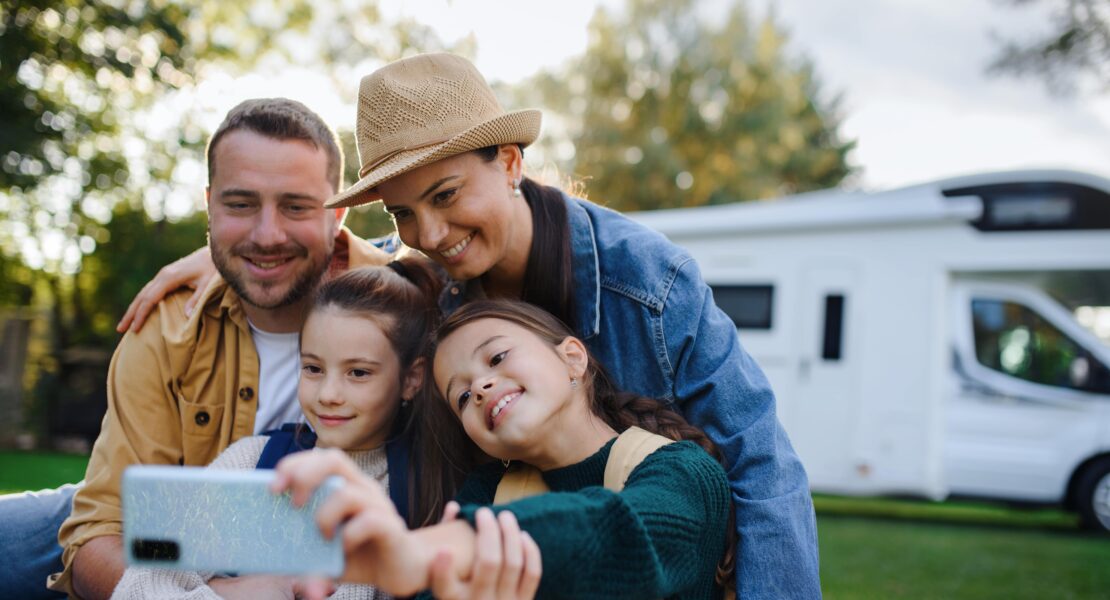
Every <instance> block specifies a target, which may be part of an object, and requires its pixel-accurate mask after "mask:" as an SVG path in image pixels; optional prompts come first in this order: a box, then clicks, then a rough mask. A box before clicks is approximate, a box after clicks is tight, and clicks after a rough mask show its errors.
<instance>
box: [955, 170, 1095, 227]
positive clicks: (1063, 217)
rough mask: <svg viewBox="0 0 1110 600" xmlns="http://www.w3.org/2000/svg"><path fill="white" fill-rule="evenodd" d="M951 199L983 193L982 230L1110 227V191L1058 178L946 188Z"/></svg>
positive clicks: (980, 224)
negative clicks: (1056, 180)
mask: <svg viewBox="0 0 1110 600" xmlns="http://www.w3.org/2000/svg"><path fill="white" fill-rule="evenodd" d="M944 195H945V196H946V197H949V198H953V197H958V196H979V197H980V198H982V199H983V214H982V216H981V217H980V218H979V219H977V220H975V221H973V222H972V223H971V224H972V225H973V226H974V227H975V228H976V229H979V230H980V231H987V232H991V231H1037V230H1059V229H1110V193H1108V192H1107V191H1106V190H1100V189H1096V188H1092V187H1088V186H1085V185H1078V184H1075V183H1064V182H1055V181H1040V182H1024V183H1004V184H994V185H981V186H972V187H965V188H958V189H950V190H944Z"/></svg>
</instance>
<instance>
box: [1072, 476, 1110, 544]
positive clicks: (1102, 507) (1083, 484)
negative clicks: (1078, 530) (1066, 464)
mask: <svg viewBox="0 0 1110 600" xmlns="http://www.w3.org/2000/svg"><path fill="white" fill-rule="evenodd" d="M1075 500H1076V505H1077V506H1078V508H1079V524H1080V526H1081V527H1083V528H1084V529H1091V530H1094V531H1102V532H1105V533H1110V457H1106V458H1100V459H1098V460H1096V461H1095V462H1093V463H1091V464H1090V465H1088V466H1087V468H1086V469H1084V470H1083V473H1082V474H1081V475H1080V476H1079V481H1078V484H1077V485H1076V487H1075Z"/></svg>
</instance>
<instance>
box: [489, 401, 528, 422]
mask: <svg viewBox="0 0 1110 600" xmlns="http://www.w3.org/2000/svg"><path fill="white" fill-rule="evenodd" d="M522 393H523V392H513V393H511V394H505V395H504V396H502V397H501V399H500V400H498V401H497V404H494V405H493V408H492V409H490V411H489V428H490V429H493V428H494V427H495V426H496V425H497V415H500V414H501V413H502V411H504V410H505V408H506V407H508V406H509V405H510V404H512V403H513V402H515V401H516V399H517V398H519V397H520V395H521V394H522Z"/></svg>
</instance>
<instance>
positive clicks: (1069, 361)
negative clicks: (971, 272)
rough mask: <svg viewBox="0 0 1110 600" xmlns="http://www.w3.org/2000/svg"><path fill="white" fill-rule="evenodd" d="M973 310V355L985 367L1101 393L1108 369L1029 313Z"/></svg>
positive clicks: (1017, 308) (1011, 307)
mask: <svg viewBox="0 0 1110 600" xmlns="http://www.w3.org/2000/svg"><path fill="white" fill-rule="evenodd" d="M971 311H972V322H973V327H974V333H975V355H976V358H977V359H978V361H979V363H980V364H982V365H983V366H985V367H987V368H989V369H993V370H995V371H999V372H1001V373H1005V374H1007V375H1011V376H1013V377H1017V378H1019V379H1024V380H1026V381H1031V382H1033V383H1040V384H1044V385H1052V386H1056V387H1063V388H1071V389H1079V390H1085V391H1105V389H1106V387H1107V370H1106V368H1105V367H1104V366H1103V365H1102V364H1100V363H1099V362H1098V361H1097V360H1095V359H1094V357H1093V356H1091V355H1090V353H1088V352H1087V351H1086V350H1084V349H1083V348H1082V347H1081V346H1079V344H1077V343H1076V342H1074V341H1072V339H1071V338H1069V337H1068V336H1066V335H1065V334H1064V333H1063V332H1061V331H1060V330H1059V329H1057V328H1056V327H1055V326H1053V325H1052V324H1050V323H1049V322H1048V321H1046V320H1045V319H1044V318H1043V317H1041V316H1040V315H1038V314H1037V313H1035V312H1033V311H1032V310H1030V309H1029V308H1027V307H1025V306H1022V305H1020V304H1017V303H1015V302H1005V301H1001V300H972V302H971Z"/></svg>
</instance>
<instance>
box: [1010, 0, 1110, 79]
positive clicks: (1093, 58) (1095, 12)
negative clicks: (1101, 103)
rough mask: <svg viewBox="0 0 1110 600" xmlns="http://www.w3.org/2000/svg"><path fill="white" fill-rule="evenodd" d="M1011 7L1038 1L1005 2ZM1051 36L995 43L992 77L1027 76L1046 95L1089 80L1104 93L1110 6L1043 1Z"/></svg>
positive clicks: (1093, 0)
mask: <svg viewBox="0 0 1110 600" xmlns="http://www.w3.org/2000/svg"><path fill="white" fill-rule="evenodd" d="M1008 2H1009V3H1010V4H1011V5H1013V6H1016V7H1021V6H1029V5H1034V4H1039V3H1041V0H1008ZM1047 4H1048V5H1050V6H1051V17H1050V22H1051V23H1052V28H1051V30H1050V31H1049V32H1048V33H1047V34H1045V35H1042V36H1040V37H1037V38H1034V39H1030V40H1022V41H1015V40H1013V39H1008V40H1000V42H999V43H1000V45H1001V48H1000V50H999V52H998V55H997V56H996V57H995V58H994V60H993V61H992V62H991V64H990V66H989V71H991V72H993V73H1001V74H1010V75H1017V76H1028V75H1032V76H1035V77H1040V78H1042V79H1044V81H1045V84H1046V85H1047V86H1048V88H1049V89H1050V90H1052V91H1055V92H1058V93H1067V92H1070V91H1073V90H1074V89H1075V85H1076V83H1077V79H1078V78H1082V77H1090V78H1092V79H1093V80H1094V83H1095V84H1096V85H1097V86H1099V87H1101V88H1102V89H1106V88H1110V0H1049V1H1048V2H1047Z"/></svg>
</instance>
